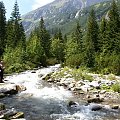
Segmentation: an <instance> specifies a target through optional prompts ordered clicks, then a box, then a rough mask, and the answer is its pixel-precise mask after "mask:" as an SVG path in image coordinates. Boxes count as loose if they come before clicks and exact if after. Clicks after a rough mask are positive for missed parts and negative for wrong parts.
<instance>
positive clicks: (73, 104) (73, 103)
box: [68, 101, 77, 107]
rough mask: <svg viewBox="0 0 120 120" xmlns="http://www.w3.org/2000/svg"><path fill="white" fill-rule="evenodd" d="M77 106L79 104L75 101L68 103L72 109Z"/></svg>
mask: <svg viewBox="0 0 120 120" xmlns="http://www.w3.org/2000/svg"><path fill="white" fill-rule="evenodd" d="M75 105H77V103H76V102H74V101H70V102H69V103H68V106H69V107H71V106H75Z"/></svg>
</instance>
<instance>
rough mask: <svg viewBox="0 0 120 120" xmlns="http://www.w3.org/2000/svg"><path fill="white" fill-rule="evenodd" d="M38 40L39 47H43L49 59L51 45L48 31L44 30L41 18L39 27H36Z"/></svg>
mask: <svg viewBox="0 0 120 120" xmlns="http://www.w3.org/2000/svg"><path fill="white" fill-rule="evenodd" d="M38 38H39V40H40V43H41V46H42V47H43V49H44V51H45V55H46V57H48V58H49V56H50V45H51V41H50V34H49V33H48V31H47V30H46V28H45V24H44V20H43V18H42V17H41V20H40V23H39V27H38Z"/></svg>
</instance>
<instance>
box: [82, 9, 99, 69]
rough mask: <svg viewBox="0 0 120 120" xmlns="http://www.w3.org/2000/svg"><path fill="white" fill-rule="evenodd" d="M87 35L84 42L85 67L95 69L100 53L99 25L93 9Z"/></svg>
mask: <svg viewBox="0 0 120 120" xmlns="http://www.w3.org/2000/svg"><path fill="white" fill-rule="evenodd" d="M87 24H88V25H87V33H86V38H85V42H84V54H85V57H84V59H85V65H86V66H87V67H94V65H95V53H96V52H98V51H99V47H98V46H99V44H98V33H99V32H98V31H99V28H98V24H97V21H96V17H95V12H94V10H93V9H92V10H91V12H90V15H89V18H88V23H87Z"/></svg>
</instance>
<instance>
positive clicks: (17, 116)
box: [10, 112, 24, 120]
mask: <svg viewBox="0 0 120 120" xmlns="http://www.w3.org/2000/svg"><path fill="white" fill-rule="evenodd" d="M19 118H24V113H23V112H17V113H16V114H15V115H14V116H12V117H11V118H10V119H19ZM22 120H23V119H22Z"/></svg>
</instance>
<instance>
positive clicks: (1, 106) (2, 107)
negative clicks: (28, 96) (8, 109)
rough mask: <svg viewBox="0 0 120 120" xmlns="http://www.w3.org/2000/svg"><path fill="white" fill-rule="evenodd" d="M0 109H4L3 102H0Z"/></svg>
mask: <svg viewBox="0 0 120 120" xmlns="http://www.w3.org/2000/svg"><path fill="white" fill-rule="evenodd" d="M1 110H5V104H3V103H0V111H1Z"/></svg>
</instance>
